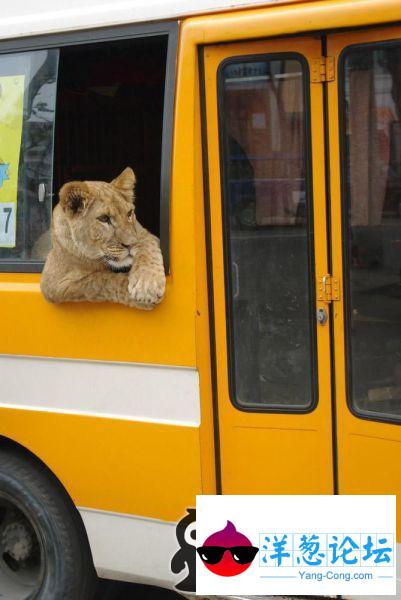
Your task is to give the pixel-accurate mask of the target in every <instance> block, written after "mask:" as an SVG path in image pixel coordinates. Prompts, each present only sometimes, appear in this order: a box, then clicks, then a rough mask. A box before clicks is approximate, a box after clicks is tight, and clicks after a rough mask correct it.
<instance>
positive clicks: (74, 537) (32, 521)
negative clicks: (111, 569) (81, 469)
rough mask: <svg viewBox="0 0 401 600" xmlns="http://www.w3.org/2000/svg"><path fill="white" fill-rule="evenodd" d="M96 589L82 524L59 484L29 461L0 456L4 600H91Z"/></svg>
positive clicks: (7, 454) (16, 454) (13, 454)
mask: <svg viewBox="0 0 401 600" xmlns="http://www.w3.org/2000/svg"><path fill="white" fill-rule="evenodd" d="M95 583H96V576H95V570H94V567H93V562H92V556H91V552H90V548H89V543H88V540H87V537H86V533H85V531H84V527H83V524H82V522H81V521H80V517H79V514H78V512H77V511H76V509H75V507H74V506H73V504H72V502H71V500H70V498H69V497H68V495H67V493H66V492H65V490H64V489H63V488H62V486H61V484H60V483H59V482H58V481H57V480H56V479H55V477H54V476H53V475H52V474H51V473H49V472H48V471H47V469H46V468H45V467H43V466H41V465H40V464H38V463H37V462H36V460H35V459H33V458H31V457H30V456H25V455H24V454H22V453H20V452H19V451H17V452H14V451H12V450H9V449H6V450H4V449H1V450H0V596H1V597H3V596H4V598H7V600H72V599H74V600H89V599H92V597H93V593H94V587H95Z"/></svg>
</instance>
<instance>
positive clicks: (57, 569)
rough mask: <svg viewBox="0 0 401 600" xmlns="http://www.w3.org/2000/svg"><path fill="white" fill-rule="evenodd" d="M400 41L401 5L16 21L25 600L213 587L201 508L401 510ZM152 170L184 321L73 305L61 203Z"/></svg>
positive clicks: (197, 9)
mask: <svg viewBox="0 0 401 600" xmlns="http://www.w3.org/2000/svg"><path fill="white" fill-rule="evenodd" d="M233 4H236V6H235V7H233ZM400 21H401V5H400V2H399V0H316V1H302V0H301V1H297V0H294V1H292V2H291V1H287V2H280V0H278V1H277V0H275V1H270V2H269V1H268V0H266V1H257V0H255V1H249V2H245V0H244V1H243V2H238V3H233V2H232V0H186V2H179V1H178V0H168V1H166V2H161V1H160V2H145V1H143V2H142V1H140V2H133V1H131V0H126V1H124V2H116V3H112V2H106V1H105V0H103V1H102V0H80V1H78V0H70V2H69V3H66V4H65V6H61V4H58V3H55V2H52V1H50V0H38V1H37V2H35V3H34V2H32V1H31V0H29V1H27V0H24V1H22V0H14V2H10V3H7V5H6V6H4V7H3V9H2V17H1V20H0V315H1V319H0V322H1V334H0V355H1V356H0V548H1V552H0V575H1V577H0V579H1V581H2V588H1V589H0V593H1V594H3V596H4V597H5V598H10V599H11V598H12V599H17V600H20V599H25V598H35V599H40V600H42V599H45V600H51V599H53V598H54V599H58V598H60V599H61V598H66V599H67V598H69V599H74V600H85V599H87V598H88V599H89V598H90V597H91V593H92V592H91V590H92V586H93V580H94V573H95V572H97V574H99V575H100V576H102V577H109V578H113V579H120V580H125V581H138V582H143V583H151V584H154V585H159V586H164V587H167V588H174V587H176V588H177V589H178V590H181V591H187V592H188V591H191V590H190V588H191V581H190V580H191V574H190V573H189V571H190V565H189V564H188V561H187V562H186V561H185V560H183V559H180V558H178V559H176V560H174V556H175V555H176V553H177V551H178V550H179V547H180V543H181V545H185V544H187V545H191V541H192V544H193V543H194V541H193V540H194V537H193V529H192V530H191V526H192V527H193V521H194V512H193V508H194V507H195V496H196V494H216V493H217V494H220V493H222V494H398V493H399V492H401V468H400V465H401V427H400V424H401V279H400V277H401V69H400V64H401V25H400V24H399V23H400ZM126 166H131V167H132V168H133V169H134V171H135V173H136V176H137V182H138V185H137V201H136V202H137V203H136V206H137V208H136V210H137V215H138V219H139V220H140V222H141V223H142V224H143V225H144V226H145V227H147V228H148V229H149V230H150V231H152V232H153V233H155V234H156V235H157V236H159V237H160V240H161V248H162V251H163V256H164V262H165V268H166V273H167V291H166V297H165V299H164V301H163V302H162V303H161V304H160V305H159V306H158V307H157V308H156V309H155V310H153V311H150V312H144V311H140V310H136V309H133V308H129V307H125V306H121V305H117V304H111V303H105V304H91V303H77V304H68V303H67V304H64V305H57V306H56V305H51V304H48V303H47V302H46V301H45V300H44V298H43V297H42V296H41V293H40V286H39V282H40V272H41V270H42V268H43V260H44V257H45V255H46V252H47V251H48V249H49V248H48V245H47V246H46V242H44V244H45V246H46V247H45V246H44V245H43V243H42V242H43V239H44V238H43V235H44V234H45V233H46V231H47V230H48V228H49V225H50V220H51V212H52V207H53V206H54V204H55V203H56V202H57V192H58V189H59V188H60V186H61V185H62V184H63V183H65V182H66V181H70V180H77V179H78V180H99V179H100V180H106V181H109V180H111V179H113V177H115V176H116V175H117V174H118V173H119V172H120V171H121V170H122V169H124V168H125V167H126ZM39 240H41V243H39ZM394 261H395V262H394ZM179 523H181V524H183V526H182V527H181V529H180V528H178V529H177V524H179ZM184 525H185V530H184V529H183V527H184ZM400 527H401V519H398V542H399V543H401V528H400ZM177 535H178V538H177ZM180 536H181V538H182V539H181V540H180V539H179V538H180ZM400 589H401V588H399V592H398V594H399V595H401V591H400Z"/></svg>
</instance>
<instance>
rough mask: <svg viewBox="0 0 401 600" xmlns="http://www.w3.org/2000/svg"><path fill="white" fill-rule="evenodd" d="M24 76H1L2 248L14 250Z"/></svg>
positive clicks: (0, 226) (0, 205) (0, 163)
mask: <svg viewBox="0 0 401 600" xmlns="http://www.w3.org/2000/svg"><path fill="white" fill-rule="evenodd" d="M24 81H25V76H24V75H13V76H7V77H0V248H14V247H15V243H16V214H17V200H18V170H19V161H20V150H21V138H22V122H23V107H24Z"/></svg>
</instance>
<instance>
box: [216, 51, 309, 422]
mask: <svg viewBox="0 0 401 600" xmlns="http://www.w3.org/2000/svg"><path fill="white" fill-rule="evenodd" d="M306 81H307V77H306V76H305V66H304V63H303V62H302V60H301V59H300V58H298V57H296V58H295V57H293V56H287V55H284V56H283V58H274V59H272V60H270V59H269V58H265V57H259V58H257V59H255V60H252V61H249V60H246V61H238V60H235V61H229V62H225V63H223V66H222V67H221V69H220V72H219V95H220V125H221V140H222V161H221V162H222V167H223V184H224V189H223V203H224V221H225V222H224V228H225V259H226V279H227V317H228V338H229V344H228V345H229V369H230V380H231V381H230V383H231V399H232V401H233V402H234V403H236V404H238V405H240V406H241V407H244V408H248V407H249V408H252V407H253V408H256V409H258V410H264V409H267V410H269V409H270V410H283V411H285V410H307V409H309V408H310V407H311V404H312V401H313V387H314V386H313V382H314V377H313V364H314V361H313V360H312V354H313V346H314V341H313V340H314V330H313V327H314V326H313V325H311V323H312V322H314V320H311V313H312V310H313V294H311V291H310V290H311V289H313V287H312V285H311V268H310V263H311V256H310V222H309V221H310V219H309V212H310V211H309V209H310V194H309V186H308V178H307V162H308V161H307V149H306V124H305V110H306V109H305V85H306Z"/></svg>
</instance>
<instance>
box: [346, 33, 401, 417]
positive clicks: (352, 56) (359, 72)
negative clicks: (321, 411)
mask: <svg viewBox="0 0 401 600" xmlns="http://www.w3.org/2000/svg"><path fill="white" fill-rule="evenodd" d="M400 63H401V45H399V44H398V45H395V44H392V45H388V44H385V45H384V44H382V45H376V46H371V47H369V48H366V47H364V48H363V49H359V48H354V49H350V50H348V51H346V55H345V57H344V59H343V77H344V80H343V83H344V91H345V107H344V108H345V130H344V134H345V136H346V137H345V147H346V153H345V154H346V165H347V172H348V176H347V177H346V178H345V184H346V194H345V196H346V198H345V200H346V209H345V210H344V215H346V223H345V225H346V227H345V238H346V244H347V268H348V272H349V286H348V287H349V289H348V302H349V311H348V312H349V315H348V327H347V334H348V335H347V337H348V362H349V380H350V389H349V401H350V403H351V406H352V407H353V408H354V409H355V410H356V411H357V412H359V413H364V414H365V415H369V416H371V417H373V418H374V417H375V416H377V417H378V418H382V419H383V418H389V419H392V420H394V419H400V418H401V304H400V300H401V143H400V140H401V137H400V136H401V121H400V119H401V70H400V68H399V65H400ZM345 280H346V281H347V278H345Z"/></svg>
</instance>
